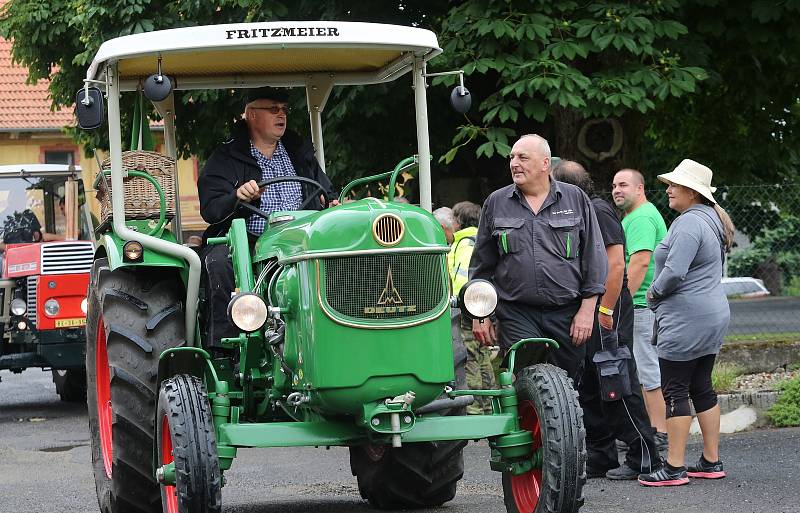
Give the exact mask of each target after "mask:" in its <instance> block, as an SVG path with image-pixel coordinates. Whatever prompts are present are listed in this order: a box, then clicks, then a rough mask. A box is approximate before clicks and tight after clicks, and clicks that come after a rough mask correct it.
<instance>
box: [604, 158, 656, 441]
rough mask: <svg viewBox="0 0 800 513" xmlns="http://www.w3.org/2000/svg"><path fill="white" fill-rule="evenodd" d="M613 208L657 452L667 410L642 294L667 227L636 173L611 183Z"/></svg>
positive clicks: (639, 369)
mask: <svg viewBox="0 0 800 513" xmlns="http://www.w3.org/2000/svg"><path fill="white" fill-rule="evenodd" d="M611 192H612V195H613V198H614V204H615V205H616V206H617V207H618V208H619V209H620V210H622V211H623V212H624V213H625V217H624V218H623V219H622V228H623V229H624V230H625V263H626V265H627V268H628V289H629V290H630V293H631V296H633V315H634V317H633V356H634V358H635V359H636V369H637V372H638V374H639V381H640V382H641V384H642V389H643V390H644V402H645V406H647V413H648V415H649V416H650V424H651V425H652V426H653V427H654V428H655V429H656V443H657V444H658V446H659V449H663V448H665V447H666V445H667V433H666V431H667V418H666V415H667V407H666V404H665V403H664V396H663V394H662V393H661V370H660V369H659V366H658V353H657V351H656V348H655V346H653V345H652V344H651V341H652V338H653V323H654V321H655V318H654V314H653V312H652V311H651V310H650V309H649V308H647V300H646V298H645V293H646V292H647V289H648V288H650V284H651V283H652V282H653V273H654V271H655V261H654V259H653V252H654V251H655V248H656V246H657V245H658V243H659V242H661V239H663V238H664V236H665V235H666V234H667V226H666V224H665V223H664V218H663V217H661V214H660V213H659V212H658V209H656V207H655V206H654V205H653V204H652V203H650V202H649V201H647V195H646V194H645V192H644V177H643V176H642V173H641V172H639V171H637V170H635V169H621V170H620V171H618V172H617V174H616V175H614V182H613V183H612V191H611Z"/></svg>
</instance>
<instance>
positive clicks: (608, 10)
mask: <svg viewBox="0 0 800 513" xmlns="http://www.w3.org/2000/svg"><path fill="white" fill-rule="evenodd" d="M532 5H533V8H531V7H532ZM678 11H679V3H678V2H677V1H676V0H656V1H645V2H593V3H588V4H587V3H585V2H574V1H564V2H544V1H541V2H529V1H522V0H520V1H509V0H472V1H470V2H467V3H466V5H459V6H455V7H453V8H452V9H451V11H450V12H449V14H448V17H447V19H446V20H445V22H444V24H443V29H444V30H443V35H442V39H443V40H444V41H446V42H445V44H444V50H445V53H446V55H448V56H449V59H450V61H451V62H453V63H454V64H455V63H459V62H461V63H465V64H463V65H464V72H465V73H466V74H467V75H472V76H475V75H478V76H484V77H485V78H486V81H488V82H490V89H491V91H490V94H488V95H487V97H486V98H485V99H484V100H483V102H481V104H480V114H481V118H480V121H478V122H475V123H469V124H466V125H464V126H462V127H461V129H460V131H459V133H458V134H457V135H456V137H455V138H454V141H453V142H454V144H464V141H470V140H472V139H475V138H478V139H485V142H483V143H482V144H480V145H479V146H478V148H477V150H476V151H477V154H478V156H481V155H485V156H487V157H491V156H492V155H494V154H495V153H499V154H507V153H508V151H509V146H508V140H509V136H511V135H512V134H515V133H517V132H518V128H519V127H520V126H532V125H535V123H537V122H538V123H543V122H545V121H546V120H547V119H548V118H558V117H559V116H560V115H562V113H563V112H564V110H570V111H572V112H574V113H576V114H578V115H579V116H580V117H582V118H593V117H601V118H607V117H621V116H624V115H625V114H626V113H628V112H630V111H635V112H639V113H642V114H645V113H649V112H651V111H653V110H654V109H656V106H657V104H658V103H661V102H663V101H664V100H666V99H668V98H680V97H683V96H685V95H687V94H689V93H694V92H695V91H696V90H697V87H698V83H699V82H700V81H702V80H704V79H705V78H706V77H707V75H706V72H705V71H704V70H703V69H702V68H700V67H696V66H688V65H686V64H685V63H684V62H683V60H682V59H681V57H680V56H679V55H677V54H676V53H675V52H673V51H672V50H671V45H673V44H675V42H676V41H677V40H679V39H680V38H682V37H685V36H686V34H687V28H686V26H685V25H684V24H683V23H681V22H680V21H679V19H678V17H677V14H678ZM442 80H446V79H442ZM554 122H555V123H558V119H555V121H554ZM568 135H572V136H574V135H575V134H568ZM454 156H455V151H451V152H449V153H448V154H447V155H446V157H445V160H448V161H449V160H451V159H452V158H453V157H454Z"/></svg>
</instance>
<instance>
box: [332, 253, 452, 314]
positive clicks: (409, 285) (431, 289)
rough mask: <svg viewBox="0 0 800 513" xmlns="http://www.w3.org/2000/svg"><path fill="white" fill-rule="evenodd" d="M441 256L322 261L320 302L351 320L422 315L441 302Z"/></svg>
mask: <svg viewBox="0 0 800 513" xmlns="http://www.w3.org/2000/svg"><path fill="white" fill-rule="evenodd" d="M444 267H445V256H444V255H442V254H405V255H403V254H383V255H381V254H379V255H368V256H354V257H339V258H327V259H325V260H324V261H323V272H324V273H325V299H326V300H327V303H328V305H330V307H331V308H332V309H333V310H335V311H336V312H338V313H339V314H341V315H345V316H348V317H352V318H356V319H377V320H380V319H403V320H408V319H410V318H414V317H418V316H423V315H425V314H428V313H430V312H431V311H432V310H435V309H436V308H437V307H440V306H441V305H442V302H443V301H446V300H447V297H446V296H447V293H448V288H447V282H446V281H445V276H444Z"/></svg>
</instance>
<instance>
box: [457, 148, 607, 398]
mask: <svg viewBox="0 0 800 513" xmlns="http://www.w3.org/2000/svg"><path fill="white" fill-rule="evenodd" d="M509 159H510V161H509V167H510V170H511V179H512V181H513V183H512V184H511V185H508V186H506V187H503V188H502V189H499V190H496V191H494V192H493V193H492V194H491V195H490V196H489V197H488V198H487V199H486V202H485V203H484V206H483V210H482V211H481V219H480V223H479V226H478V234H477V237H476V240H475V249H474V251H473V253H472V261H471V263H470V269H471V272H470V278H473V279H474V278H481V279H485V280H489V281H491V282H492V283H493V284H494V286H495V287H496V288H497V294H498V297H499V302H498V305H497V318H498V324H499V327H500V330H499V339H500V347H501V348H502V349H503V350H504V351H507V350H508V348H509V347H510V346H511V345H512V344H514V343H515V342H517V341H519V340H520V339H523V338H531V337H537V338H552V339H554V340H555V341H557V342H558V343H559V345H560V347H559V348H558V349H553V350H550V351H548V353H547V360H548V361H549V362H550V363H552V364H554V365H557V366H559V367H561V368H562V369H564V370H566V371H567V374H568V375H569V376H570V377H571V378H572V379H573V380H575V381H576V382H577V380H578V378H579V376H580V372H581V370H582V368H583V361H584V357H585V354H586V349H585V346H584V344H585V343H586V341H587V340H588V339H589V337H590V336H591V334H592V328H593V326H594V317H595V315H594V312H595V305H596V304H597V298H598V297H599V296H600V295H602V294H603V293H604V292H605V281H606V273H607V259H606V252H605V246H604V245H603V236H602V234H601V233H600V227H599V225H598V223H597V217H596V215H595V212H594V208H592V204H591V202H590V201H589V198H588V197H587V196H586V194H585V193H584V192H583V191H581V190H580V189H579V188H578V187H575V186H574V185H570V184H565V183H561V182H557V181H554V180H553V179H552V178H551V177H550V146H549V144H548V143H547V141H546V140H545V139H544V138H543V137H541V136H538V135H534V134H530V135H524V136H522V137H521V138H520V139H519V140H518V141H517V142H516V143H514V146H513V148H512V149H511V154H510V155H509ZM491 326H492V325H491V323H489V322H484V323H480V322H479V321H474V322H473V333H474V335H475V339H476V340H478V341H479V342H481V343H482V344H485V345H491V344H492V343H493V342H494V340H493V339H494V338H495V334H494V331H493V329H492V327H491Z"/></svg>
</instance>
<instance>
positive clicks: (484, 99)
mask: <svg viewBox="0 0 800 513" xmlns="http://www.w3.org/2000/svg"><path fill="white" fill-rule="evenodd" d="M799 14H800V0H783V1H780V2H779V1H777V0H751V1H745V0H731V1H723V0H642V1H638V2H629V1H609V2H600V1H584V2H577V1H575V0H564V1H560V2H548V1H543V0H462V1H455V0H452V1H447V0H430V1H422V0H397V1H395V2H391V3H386V2H358V1H354V0H330V1H327V2H319V1H315V0H294V1H292V0H217V1H216V2H203V1H199V0H181V1H177V2H173V1H166V0H119V1H113V2H112V1H110V0H51V1H49V2H41V1H40V0H10V1H9V2H8V3H6V4H5V7H4V8H3V11H2V12H0V36H2V37H6V38H12V39H13V40H14V47H13V57H14V59H15V60H16V61H17V62H18V63H21V64H22V65H24V66H27V67H28V68H29V70H30V80H31V81H35V80H38V79H41V78H50V80H51V86H50V90H51V94H52V98H53V103H54V105H56V106H66V105H70V104H72V102H73V98H74V93H75V91H76V90H77V89H78V88H79V87H80V86H81V80H82V78H83V76H84V73H85V69H86V68H87V66H88V64H89V62H90V61H91V59H92V56H93V55H94V54H95V52H96V51H97V49H98V48H99V46H100V44H101V43H102V42H103V41H105V40H108V39H111V38H113V37H117V36H121V35H126V34H133V33H141V32H147V31H151V30H159V29H165V28H174V27H181V26H189V25H205V24H218V23H234V22H246V21H268V20H269V21H274V20H281V19H295V20H316V19H319V20H342V21H370V22H383V23H394V24H399V25H414V26H419V27H422V28H428V29H431V30H433V31H434V32H436V33H437V34H438V35H439V41H440V44H441V46H442V47H443V49H444V50H445V53H444V55H443V56H442V57H439V58H437V59H435V60H433V61H431V63H430V64H429V71H443V70H449V69H459V68H462V67H463V69H464V71H465V73H466V74H467V76H468V80H467V85H468V87H469V88H470V90H471V91H472V93H473V97H474V98H475V99H476V101H475V105H474V106H473V111H472V112H471V113H469V114H467V115H466V116H461V115H457V114H455V113H453V112H451V111H450V110H449V108H448V107H447V106H446V102H447V94H448V91H447V90H446V89H445V88H442V87H431V88H429V90H428V97H429V102H430V109H429V110H430V112H431V116H430V118H429V119H430V124H431V130H430V131H431V134H432V138H431V144H432V153H433V154H434V155H435V156H437V157H442V158H441V161H440V163H438V164H437V166H446V167H449V168H451V169H453V170H458V172H460V173H467V174H470V173H471V174H473V175H475V176H483V177H485V176H489V175H490V174H491V173H494V170H495V169H499V168H500V167H504V164H503V165H501V163H500V160H499V159H497V157H498V155H499V156H504V155H505V154H506V153H507V152H508V151H509V148H510V145H511V144H513V141H514V140H515V138H516V137H517V136H518V135H519V134H522V133H527V132H532V131H538V132H541V133H543V134H545V135H547V136H548V138H550V140H551V145H552V146H553V149H554V151H555V152H557V153H558V154H559V155H561V156H564V157H568V158H569V157H572V158H574V157H576V156H579V153H578V150H577V147H576V140H577V135H578V131H579V130H580V128H581V126H582V125H583V124H584V123H585V121H586V120H587V119H591V118H606V117H613V118H616V119H618V120H620V122H621V124H622V125H623V126H624V129H625V147H624V151H622V152H621V153H620V155H621V156H620V157H619V158H618V159H617V160H613V159H611V160H608V161H606V162H604V163H598V162H594V163H593V162H589V164H593V165H595V166H597V167H602V166H605V168H603V169H602V170H599V171H600V172H601V173H608V172H609V171H610V170H611V169H614V168H615V167H616V166H621V165H626V166H644V168H645V171H647V169H648V168H652V169H654V170H655V169H657V170H658V171H659V172H661V171H664V170H668V169H669V168H670V167H671V166H673V165H674V164H675V163H677V162H678V161H680V159H682V158H684V157H690V158H695V159H696V160H700V161H702V162H704V163H706V164H708V165H709V166H710V167H711V168H712V169H714V170H715V171H717V172H719V174H721V175H722V177H724V178H727V179H731V178H743V177H753V176H755V177H765V178H769V179H774V178H776V177H793V176H796V167H797V164H798V160H799V159H800V156H798V149H797V148H800V145H798V142H800V141H798V135H797V122H798V119H797V118H798V115H799V114H800V104H799V103H798V98H800V90H798V89H800V80H798V76H797V75H798V72H797V70H798V69H800V67H798V59H800V30H798V28H800V23H799V20H800V16H798V15H799ZM454 81H455V78H454V77H442V78H438V79H435V80H433V81H432V84H433V85H434V86H436V85H440V84H448V85H452V84H453V83H454ZM410 86H411V81H410V79H408V78H407V77H403V78H401V79H400V80H398V81H396V82H393V83H390V84H383V85H380V86H371V87H363V88H362V87H359V88H352V87H349V88H344V87H342V88H335V89H334V91H333V94H332V95H331V99H330V100H329V102H328V106H327V108H326V112H325V114H324V123H325V142H326V145H325V150H326V160H328V169H329V170H330V171H331V174H332V175H333V176H334V177H335V178H338V181H340V182H341V181H344V180H345V179H347V178H351V177H353V176H357V175H361V174H364V173H366V172H370V171H377V170H385V169H388V168H391V167H392V166H393V164H394V163H395V162H396V161H398V160H399V159H401V158H403V157H405V156H408V155H410V154H412V153H415V152H416V143H415V139H416V138H415V130H414V114H413V109H412V108H411V107H410V106H411V102H412V90H411V87H410ZM128 97H130V98H128ZM132 100H133V98H132V95H125V97H123V113H124V114H127V113H129V112H131V111H132V109H131V108H130V106H131V105H132ZM304 100H305V99H304V96H303V95H302V93H301V92H300V91H297V92H296V95H295V97H294V99H293V101H294V103H296V107H302V106H303V104H304ZM176 110H177V118H178V119H177V122H178V135H179V141H178V143H179V148H180V151H181V153H182V154H183V155H188V154H190V153H194V154H197V155H200V157H201V158H202V157H204V156H206V155H208V153H209V152H210V151H211V150H212V149H213V148H214V147H215V146H216V145H217V144H218V143H219V141H222V140H225V139H226V138H227V133H228V131H229V129H230V127H231V125H232V124H233V122H234V120H235V119H236V118H237V117H238V115H239V114H240V113H241V110H242V104H241V99H240V96H239V94H238V93H236V92H233V91H192V92H190V93H188V92H187V93H180V94H179V95H178V97H177V106H176ZM127 125H129V123H127V122H126V118H125V117H124V118H123V126H127ZM290 125H293V127H295V128H303V127H304V126H305V125H306V120H305V116H303V115H302V114H298V115H293V116H292V117H291V118H290ZM303 129H304V128H303ZM75 136H76V137H77V138H79V139H80V140H81V142H85V143H88V145H89V147H93V146H99V147H104V146H106V144H107V143H106V141H105V140H104V138H105V137H106V136H105V134H103V133H102V131H98V132H96V133H93V134H91V135H87V134H84V133H76V134H75ZM460 149H461V150H463V151H459V150H460ZM737 150H738V151H737ZM476 157H477V159H476ZM487 158H488V159H489V160H487ZM492 159H495V160H492ZM584 160H585V159H584ZM487 164H488V165H487ZM601 164H602V166H601ZM440 170H441V167H440ZM590 170H592V169H591V166H590ZM593 171H598V169H594V170H593ZM504 176H505V175H504ZM715 178H717V179H718V177H715ZM484 185H487V184H486V183H484ZM490 185H491V184H490ZM484 192H485V191H484ZM476 199H477V198H476Z"/></svg>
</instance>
